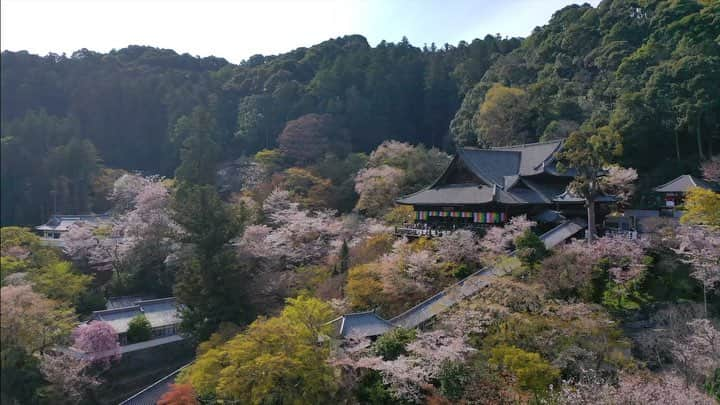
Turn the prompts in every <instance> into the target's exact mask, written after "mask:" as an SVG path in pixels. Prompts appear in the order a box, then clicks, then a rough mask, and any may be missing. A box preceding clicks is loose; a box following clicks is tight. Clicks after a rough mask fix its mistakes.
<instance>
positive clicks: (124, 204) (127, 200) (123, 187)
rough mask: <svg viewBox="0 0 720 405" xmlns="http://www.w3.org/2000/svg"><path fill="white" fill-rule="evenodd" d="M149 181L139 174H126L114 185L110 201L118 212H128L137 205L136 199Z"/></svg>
mask: <svg viewBox="0 0 720 405" xmlns="http://www.w3.org/2000/svg"><path fill="white" fill-rule="evenodd" d="M148 182H149V179H148V178H146V177H143V176H140V175H137V174H124V175H122V176H120V177H119V178H118V179H117V180H115V183H114V184H113V191H112V193H111V194H110V200H111V201H112V202H113V205H114V207H113V208H114V209H115V211H117V212H120V213H122V212H127V211H129V210H131V209H132V208H133V206H134V205H135V198H136V197H137V195H138V194H140V192H141V191H142V190H143V188H144V187H145V186H146V185H147V184H148Z"/></svg>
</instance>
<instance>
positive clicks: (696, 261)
mask: <svg viewBox="0 0 720 405" xmlns="http://www.w3.org/2000/svg"><path fill="white" fill-rule="evenodd" d="M677 240H678V242H679V246H678V248H677V249H675V251H676V253H678V254H680V255H682V256H683V257H684V260H685V261H686V262H687V263H690V264H692V266H693V271H692V273H690V275H691V276H692V277H693V278H695V279H696V280H698V281H699V282H700V284H702V286H703V300H704V303H705V316H706V317H707V314H708V311H707V294H708V292H711V291H714V290H715V289H717V288H718V287H719V286H720V231H717V230H714V229H712V228H709V227H702V226H687V225H683V226H680V227H679V228H678V230H677Z"/></svg>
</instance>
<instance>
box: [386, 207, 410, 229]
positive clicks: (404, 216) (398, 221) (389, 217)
mask: <svg viewBox="0 0 720 405" xmlns="http://www.w3.org/2000/svg"><path fill="white" fill-rule="evenodd" d="M383 219H384V220H385V222H387V223H388V224H389V225H395V226H399V225H402V224H406V223H410V222H413V221H414V220H415V210H414V209H413V207H412V206H410V205H396V206H395V207H393V209H391V210H390V211H388V213H387V214H385V216H384V217H383Z"/></svg>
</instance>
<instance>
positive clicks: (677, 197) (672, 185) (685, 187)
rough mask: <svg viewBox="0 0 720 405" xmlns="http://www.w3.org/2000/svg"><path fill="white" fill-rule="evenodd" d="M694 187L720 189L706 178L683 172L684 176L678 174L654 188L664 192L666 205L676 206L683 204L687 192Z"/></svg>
mask: <svg viewBox="0 0 720 405" xmlns="http://www.w3.org/2000/svg"><path fill="white" fill-rule="evenodd" d="M693 187H699V188H704V189H706V190H713V191H719V188H718V186H716V185H714V184H711V183H708V182H707V181H705V180H702V179H698V178H697V177H695V176H692V175H690V174H683V175H682V176H678V177H676V178H674V179H672V180H670V181H668V182H667V183H665V184H661V185H659V186H657V187H655V188H654V189H653V190H655V191H656V192H658V193H661V194H663V197H664V199H665V206H666V207H668V208H674V207H676V206H678V205H682V204H683V202H684V199H685V194H686V193H687V192H688V191H689V190H690V189H691V188H693Z"/></svg>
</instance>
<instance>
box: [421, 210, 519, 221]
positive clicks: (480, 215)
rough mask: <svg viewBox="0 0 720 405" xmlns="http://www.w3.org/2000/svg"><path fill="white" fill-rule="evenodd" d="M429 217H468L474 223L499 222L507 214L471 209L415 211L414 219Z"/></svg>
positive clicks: (424, 219)
mask: <svg viewBox="0 0 720 405" xmlns="http://www.w3.org/2000/svg"><path fill="white" fill-rule="evenodd" d="M430 217H440V218H469V219H472V222H475V223H484V224H500V223H504V222H505V221H507V219H508V217H507V214H505V213H504V212H473V211H440V210H432V211H425V210H419V211H415V219H416V220H418V221H428V220H430Z"/></svg>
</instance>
